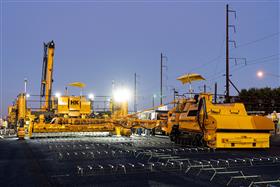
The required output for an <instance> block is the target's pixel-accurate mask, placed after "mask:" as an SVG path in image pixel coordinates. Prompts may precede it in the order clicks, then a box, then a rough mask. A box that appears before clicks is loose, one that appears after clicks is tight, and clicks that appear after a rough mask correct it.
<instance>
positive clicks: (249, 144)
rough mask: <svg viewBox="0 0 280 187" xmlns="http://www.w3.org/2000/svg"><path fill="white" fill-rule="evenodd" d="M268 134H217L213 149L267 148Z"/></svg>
mask: <svg viewBox="0 0 280 187" xmlns="http://www.w3.org/2000/svg"><path fill="white" fill-rule="evenodd" d="M269 136H270V133H260V132H258V133H254V132H249V133H234V132H217V133H216V142H215V144H213V145H209V146H210V147H215V148H269Z"/></svg>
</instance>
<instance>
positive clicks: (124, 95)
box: [113, 88, 131, 102]
mask: <svg viewBox="0 0 280 187" xmlns="http://www.w3.org/2000/svg"><path fill="white" fill-rule="evenodd" d="M130 96H131V95H130V91H129V90H128V89H126V88H122V89H117V90H115V91H114V93H113V97H114V100H115V101H116V102H125V101H128V100H129V98H130Z"/></svg>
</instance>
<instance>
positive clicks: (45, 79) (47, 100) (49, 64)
mask: <svg viewBox="0 0 280 187" xmlns="http://www.w3.org/2000/svg"><path fill="white" fill-rule="evenodd" d="M54 47H55V44H54V41H51V42H48V43H44V57H43V66H42V79H41V93H40V95H41V102H40V105H41V103H42V102H43V103H44V104H43V106H41V109H42V110H44V111H50V110H51V95H52V82H53V62H54V60H53V57H54ZM43 99H44V100H43ZM42 100H43V101H42Z"/></svg>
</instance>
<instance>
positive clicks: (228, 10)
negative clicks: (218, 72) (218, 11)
mask: <svg viewBox="0 0 280 187" xmlns="http://www.w3.org/2000/svg"><path fill="white" fill-rule="evenodd" d="M229 13H234V16H235V19H236V11H234V10H230V9H229V6H228V4H227V5H226V95H225V102H226V103H229V102H230V93H229V85H230V84H231V83H232V82H231V81H230V79H229V77H230V72H229V60H230V57H229V43H230V42H232V43H234V46H235V47H236V42H235V41H234V40H230V39H229V27H231V28H233V29H234V32H236V30H235V26H234V25H230V24H229Z"/></svg>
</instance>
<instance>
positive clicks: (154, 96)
mask: <svg viewBox="0 0 280 187" xmlns="http://www.w3.org/2000/svg"><path fill="white" fill-rule="evenodd" d="M156 97H157V95H156V94H154V95H153V108H154V107H155V98H156Z"/></svg>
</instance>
